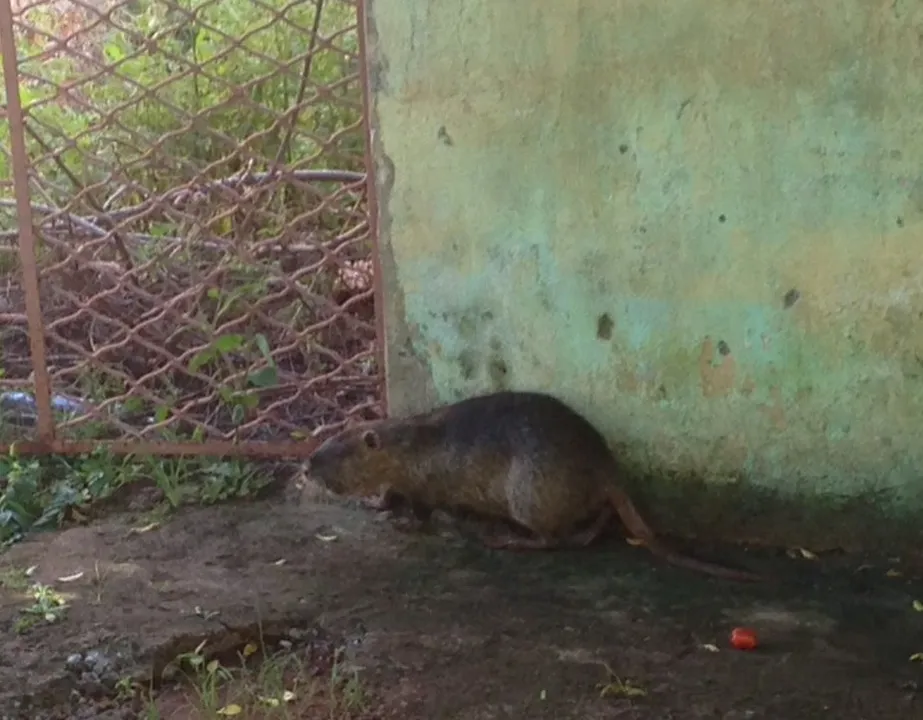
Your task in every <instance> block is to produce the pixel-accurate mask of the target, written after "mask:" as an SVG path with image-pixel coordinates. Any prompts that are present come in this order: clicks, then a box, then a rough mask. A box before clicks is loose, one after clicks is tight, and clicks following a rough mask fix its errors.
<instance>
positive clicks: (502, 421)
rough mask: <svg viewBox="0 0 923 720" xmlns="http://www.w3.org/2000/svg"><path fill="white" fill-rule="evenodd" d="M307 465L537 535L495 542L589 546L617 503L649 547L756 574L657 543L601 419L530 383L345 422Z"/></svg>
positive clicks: (318, 476) (348, 483)
mask: <svg viewBox="0 0 923 720" xmlns="http://www.w3.org/2000/svg"><path fill="white" fill-rule="evenodd" d="M309 466H310V470H309V474H310V476H311V477H312V478H314V479H315V480H316V481H317V482H319V483H320V484H321V485H323V486H324V487H326V488H328V489H329V490H331V491H333V492H335V493H337V494H350V495H357V494H373V493H378V492H380V491H382V490H384V491H385V492H386V493H387V492H395V493H398V494H399V495H401V496H403V497H404V498H406V499H407V500H409V501H410V502H411V504H414V505H419V506H423V507H426V508H442V509H446V510H453V509H454V510H460V509H465V510H470V511H473V512H474V513H475V514H477V515H481V516H483V517H486V518H498V519H503V520H512V521H513V522H515V523H517V524H518V525H521V526H522V527H524V528H526V529H528V530H529V531H531V533H532V537H513V536H512V535H511V536H509V537H505V538H485V539H484V541H485V543H486V544H488V545H489V546H491V547H495V548H506V549H550V548H555V547H564V546H569V547H574V546H585V545H588V544H589V543H591V542H592V541H593V540H595V539H596V538H597V537H598V536H599V534H600V533H601V532H602V531H603V529H604V528H605V526H606V524H607V523H608V522H609V521H610V520H611V519H612V517H613V511H615V512H616V513H618V516H619V517H620V518H621V520H622V522H623V523H624V525H625V527H626V528H627V529H628V531H629V532H630V533H631V534H632V535H633V536H634V537H635V538H636V539H637V540H639V541H641V544H644V545H646V546H647V547H648V548H649V549H650V550H651V551H652V552H653V553H654V554H655V555H657V556H660V557H662V558H663V559H665V560H667V561H668V562H671V563H673V564H675V565H679V566H682V567H686V568H689V569H692V570H697V571H699V572H704V573H708V574H711V575H715V576H718V577H723V578H726V579H730V580H749V581H752V580H759V579H761V578H760V577H759V576H758V575H754V574H753V573H749V572H744V571H741V570H733V569H731V568H727V567H723V566H721V565H715V564H713V563H709V562H705V561H702V560H696V559H694V558H690V557H687V556H684V555H680V554H679V553H677V552H675V551H673V550H671V549H670V548H668V547H666V546H665V545H663V544H662V543H661V542H660V541H659V540H658V539H657V537H656V535H655V534H654V532H653V530H651V528H650V526H648V524H647V523H646V522H645V521H644V519H643V518H642V517H641V515H640V514H639V513H638V511H637V509H636V508H635V506H634V503H632V501H631V499H630V498H629V497H628V495H627V494H626V493H625V492H624V491H623V490H622V489H621V488H620V487H619V485H618V476H619V474H620V468H619V465H618V463H617V461H616V459H615V457H614V456H613V454H612V452H611V451H610V449H609V446H608V445H607V443H606V441H605V439H604V438H603V436H602V435H601V434H600V433H599V431H598V430H597V429H596V428H595V427H593V425H592V424H591V423H590V422H589V421H588V420H587V419H585V418H584V417H582V416H581V415H580V414H579V413H577V412H576V411H575V410H573V409H572V408H570V407H569V406H568V405H566V404H565V403H563V402H562V401H560V400H558V399H557V398H554V397H552V396H550V395H546V394H544V393H537V392H497V393H492V394H489V395H481V396H477V397H473V398H469V399H467V400H462V401H460V402H457V403H454V404H451V405H446V406H444V407H440V408H437V409H435V410H432V411H430V412H426V413H421V414H419V415H414V416H412V417H407V418H390V419H387V420H377V421H373V422H370V423H365V424H363V425H361V426H357V427H353V428H349V429H347V430H344V431H343V432H341V433H339V434H338V435H335V436H333V437H331V438H329V439H327V440H326V441H325V442H324V443H323V444H322V445H321V446H320V447H319V448H318V449H317V450H316V451H315V452H314V453H313V455H312V456H311V458H310V460H309Z"/></svg>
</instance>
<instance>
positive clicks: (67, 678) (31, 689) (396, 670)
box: [0, 498, 923, 720]
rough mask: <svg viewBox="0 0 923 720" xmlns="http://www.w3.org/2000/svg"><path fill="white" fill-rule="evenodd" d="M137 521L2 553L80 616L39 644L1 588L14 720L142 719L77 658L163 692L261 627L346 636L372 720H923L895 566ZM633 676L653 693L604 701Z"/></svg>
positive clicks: (210, 516)
mask: <svg viewBox="0 0 923 720" xmlns="http://www.w3.org/2000/svg"><path fill="white" fill-rule="evenodd" d="M132 522H133V521H130V520H125V519H119V520H117V519H111V518H110V519H109V520H105V521H103V522H101V523H100V524H99V525H96V526H92V527H80V528H73V529H69V530H66V531H62V532H59V533H56V534H49V535H44V536H38V537H37V538H35V539H34V540H32V541H30V542H27V543H23V544H21V545H18V546H16V547H14V548H12V549H11V550H10V551H9V552H7V553H6V554H5V555H3V556H0V566H3V567H4V568H6V572H11V569H15V568H26V567H31V566H35V568H36V569H35V572H34V574H33V577H32V580H37V581H40V582H43V583H48V584H49V585H53V586H54V587H56V588H58V589H59V590H61V592H63V593H66V594H67V596H68V601H69V608H68V610H67V614H66V615H65V616H64V617H63V618H62V619H61V620H60V621H59V622H56V623H54V624H39V625H37V626H35V627H33V628H31V629H30V630H29V631H28V632H25V633H21V634H20V633H17V632H15V631H14V627H15V625H16V623H17V621H18V620H19V619H20V618H21V614H20V613H21V611H22V608H23V596H22V593H21V592H17V591H14V590H12V589H10V588H8V587H7V588H0V627H2V629H3V637H2V640H0V643H2V646H0V718H29V719H30V720H33V719H37V718H53V717H61V718H65V717H130V716H131V715H115V714H112V713H113V711H112V710H109V711H107V712H108V713H110V714H106V715H103V714H100V713H101V712H102V711H99V710H98V706H97V705H95V704H93V703H92V702H89V703H88V701H87V697H89V696H92V695H93V694H94V693H95V694H97V695H98V694H105V692H106V688H105V687H103V688H100V687H95V688H94V687H88V686H87V673H86V672H85V668H84V669H83V670H81V668H80V667H77V666H75V658H76V659H77V660H79V659H80V658H87V657H88V656H89V655H92V654H93V653H96V655H93V657H97V658H100V657H104V658H108V660H106V662H107V663H110V664H111V666H112V667H113V668H114V670H113V672H114V673H115V674H116V675H117V676H118V677H119V678H124V677H129V676H134V677H136V678H138V679H141V680H144V679H146V678H149V677H150V676H151V674H152V672H153V673H155V674H157V673H159V672H160V670H161V669H162V668H163V667H164V665H165V664H166V663H167V662H169V661H170V660H171V659H172V658H173V657H175V656H176V655H177V654H178V653H181V652H187V651H190V650H192V649H193V648H195V647H196V646H197V645H198V644H199V642H201V640H203V639H205V638H209V639H210V641H211V646H212V647H217V648H221V647H222V646H223V647H224V648H234V647H237V646H238V645H242V644H243V643H244V642H246V641H247V640H248V639H249V638H251V637H252V636H253V635H254V633H256V632H257V630H258V629H261V631H262V633H263V634H264V635H267V636H276V635H277V636H283V635H284V634H285V633H289V632H291V630H292V629H297V628H302V629H304V628H317V627H321V628H323V629H324V631H325V632H329V633H333V634H337V635H338V636H339V637H344V638H347V645H348V647H349V655H350V662H351V663H352V664H353V666H354V667H358V668H360V670H361V674H362V677H363V679H364V682H365V683H366V684H367V686H368V687H369V688H370V692H371V694H372V697H374V699H375V707H376V709H375V711H374V713H373V716H374V717H387V718H391V717H394V718H405V719H407V720H412V719H417V718H419V719H421V720H439V719H442V718H459V719H462V718H463V719H465V720H475V719H478V720H480V719H484V720H488V719H493V718H529V719H533V718H535V719H537V718H549V719H556V720H562V719H565V718H581V719H583V718H590V719H592V718H620V717H625V718H658V719H669V718H676V719H677V720H678V719H680V718H682V719H683V720H694V719H695V718H727V719H737V718H740V719H743V718H750V719H758V718H773V719H778V718H783V719H784V720H802V719H804V720H807V719H809V718H810V719H811V720H816V719H817V718H823V717H829V718H838V720H850V719H853V718H856V719H858V718H876V719H881V718H910V717H923V699H921V697H920V690H919V687H920V684H921V682H923V663H919V662H913V661H912V660H911V656H913V655H914V654H915V653H920V652H923V612H917V611H915V609H914V606H913V601H914V599H916V598H919V599H920V600H923V582H921V581H920V580H914V579H908V577H907V576H908V575H909V574H910V573H909V571H908V572H905V573H904V574H902V575H898V574H897V573H896V572H895V567H896V566H895V565H894V561H892V562H891V563H874V562H871V563H870V564H866V565H864V566H862V565H861V563H862V562H863V561H862V560H857V559H856V558H837V559H829V558H827V559H805V558H798V559H792V558H790V557H786V556H781V555H773V556H770V555H760V554H756V553H750V554H740V553H738V554H737V555H736V556H735V555H733V554H729V553H730V551H727V550H724V551H722V554H723V555H724V557H723V558H722V559H725V560H732V561H734V562H736V563H738V564H744V565H746V566H748V567H750V568H755V569H757V570H762V571H769V572H772V573H773V574H774V575H775V576H776V579H777V580H776V582H773V583H770V584H768V585H765V586H751V585H741V584H735V583H729V582H726V581H719V580H714V579H711V578H707V577H702V576H699V575H696V574H693V573H690V572H688V571H684V570H680V569H675V568H671V567H669V566H665V565H662V564H660V563H658V562H657V561H656V560H654V559H652V558H651V557H650V556H649V555H648V554H647V553H646V552H645V551H643V550H641V549H637V548H632V547H629V546H627V545H625V544H623V543H619V542H617V541H612V542H607V543H604V544H603V545H601V546H600V547H599V548H597V549H588V550H585V551H574V552H558V553H535V554H512V553H501V552H491V551H487V550H484V549H481V548H480V547H479V546H476V545H474V544H471V543H470V542H464V541H463V540H461V539H460V538H458V537H445V536H439V535H426V534H423V535H421V534H408V533H404V532H399V531H398V530H396V529H395V528H394V527H393V526H392V525H391V524H390V523H389V522H386V521H384V520H383V518H382V517H381V516H376V514H375V513H373V512H370V511H368V510H364V509H357V508H355V507H345V506H341V505H337V504H329V503H327V504H325V503H316V502H313V501H308V500H305V501H302V502H300V503H293V502H291V501H290V500H285V499H278V498H277V499H270V500H265V501H259V502H253V503H247V504H236V505H224V506H221V507H212V508H205V509H192V510H189V511H187V512H183V513H180V514H178V515H176V516H175V517H173V518H172V519H171V520H170V521H169V522H168V523H166V524H165V525H164V526H163V527H160V528H156V529H152V530H147V531H145V532H137V528H135V529H134V530H133V529H132ZM134 522H137V521H134ZM699 554H702V552H700V553H699ZM706 554H708V553H706ZM709 557H710V558H711V559H716V553H715V552H712V553H711V554H710V555H709ZM889 570H891V572H890V573H888V571H889ZM78 573H83V574H82V575H80V576H79V577H76V579H74V578H75V576H77V575H78ZM61 578H69V581H68V582H62V581H61V580H60V579H61ZM738 625H746V626H750V627H753V628H755V629H756V630H757V631H758V632H759V633H760V637H761V639H762V645H761V647H760V648H759V649H758V650H756V651H754V652H740V651H735V650H732V649H730V648H729V647H728V642H727V637H728V633H729V631H730V630H731V628H733V627H735V626H738ZM709 646H711V647H709ZM610 673H611V674H610ZM94 677H96V676H94ZM616 678H617V679H618V681H621V682H623V683H626V684H628V685H630V686H631V687H636V688H640V689H642V690H643V691H644V695H643V696H635V697H625V696H624V695H620V694H619V693H618V692H616V693H610V694H605V693H602V692H601V690H600V688H601V687H602V686H606V685H609V687H610V689H613V688H615V689H617V688H618V687H619V685H618V681H617V680H616ZM96 682H101V683H102V684H103V685H105V680H104V679H102V680H100V678H99V677H96ZM110 685H111V683H110ZM94 708H96V709H94ZM125 712H126V713H127V711H125Z"/></svg>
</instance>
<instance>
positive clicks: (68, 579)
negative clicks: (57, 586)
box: [58, 570, 83, 583]
mask: <svg viewBox="0 0 923 720" xmlns="http://www.w3.org/2000/svg"><path fill="white" fill-rule="evenodd" d="M82 577H83V570H81V571H80V572H76V573H74V574H73V575H65V576H64V577H59V578H58V582H63V583H68V582H74V580H79V579H80V578H82Z"/></svg>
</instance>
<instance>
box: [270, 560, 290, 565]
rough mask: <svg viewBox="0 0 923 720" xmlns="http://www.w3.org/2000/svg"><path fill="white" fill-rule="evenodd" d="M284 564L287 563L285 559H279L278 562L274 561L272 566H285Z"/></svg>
mask: <svg viewBox="0 0 923 720" xmlns="http://www.w3.org/2000/svg"><path fill="white" fill-rule="evenodd" d="M286 562H287V561H286V559H285V558H279V559H278V560H276V561H275V562H274V563H273V565H285V563H286Z"/></svg>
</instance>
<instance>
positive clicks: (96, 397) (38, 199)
mask: <svg viewBox="0 0 923 720" xmlns="http://www.w3.org/2000/svg"><path fill="white" fill-rule="evenodd" d="M7 2H9V0H0V4H2V5H0V44H2V50H3V54H4V75H5V81H6V82H5V84H6V93H5V98H4V101H5V102H4V106H5V108H6V109H7V120H8V122H7V123H3V125H2V128H0V132H2V137H0V149H2V152H0V281H2V284H0V349H2V364H0V371H2V377H0V390H2V394H0V445H2V446H3V447H5V448H7V449H8V448H9V447H10V445H11V444H13V443H15V444H16V446H18V447H21V448H24V449H29V448H33V449H34V451H35V452H80V451H85V450H86V449H88V448H92V447H95V446H97V445H99V443H100V442H108V443H111V446H112V447H114V448H121V449H123V450H125V451H130V452H138V453H160V454H176V453H196V454H211V453H219V454H243V455H279V454H292V455H297V454H299V449H300V450H301V451H304V450H306V449H307V448H308V446H310V445H311V443H304V442H302V441H303V440H304V439H305V438H306V437H309V436H311V435H312V434H318V433H321V432H323V431H324V430H332V429H334V428H336V427H339V426H342V424H343V423H344V422H345V421H346V420H347V419H348V418H350V417H351V416H352V417H359V418H371V417H376V416H378V415H379V413H380V386H381V378H380V372H379V367H378V365H379V363H378V359H377V356H376V322H375V316H374V305H375V303H374V295H375V293H376V288H375V282H374V278H375V276H376V274H375V273H374V271H373V260H374V255H373V247H372V237H371V232H370V229H369V218H370V213H369V208H368V204H369V203H368V200H369V199H368V197H367V192H366V182H365V139H366V134H365V130H364V128H365V123H364V112H363V107H364V104H363V89H362V83H361V73H360V72H359V68H360V59H359V56H360V38H359V33H358V31H357V16H358V14H359V11H360V10H361V8H358V7H357V5H356V3H355V2H348V1H347V0H128V1H125V0H12V5H11V6H8V5H6V3H7ZM17 60H18V62H17ZM17 89H18V96H19V98H20V102H21V113H22V114H21V117H22V122H21V123H20V122H19V118H20V114H19V108H18V107H17V102H16V97H15V96H16V91H17ZM30 216H31V217H30ZM30 227H31V228H34V232H33V231H30ZM36 280H37V282H36ZM39 305H40V308H41V311H40V315H39V313H38V306H39Z"/></svg>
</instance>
